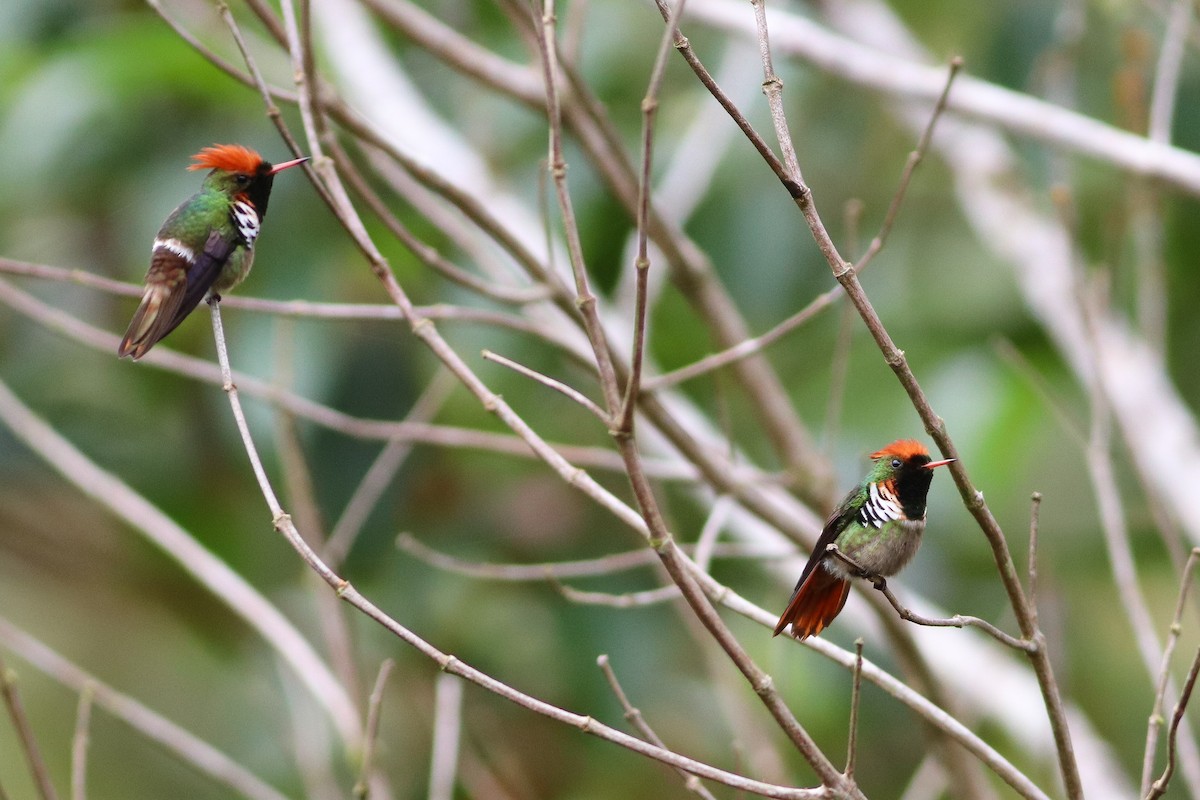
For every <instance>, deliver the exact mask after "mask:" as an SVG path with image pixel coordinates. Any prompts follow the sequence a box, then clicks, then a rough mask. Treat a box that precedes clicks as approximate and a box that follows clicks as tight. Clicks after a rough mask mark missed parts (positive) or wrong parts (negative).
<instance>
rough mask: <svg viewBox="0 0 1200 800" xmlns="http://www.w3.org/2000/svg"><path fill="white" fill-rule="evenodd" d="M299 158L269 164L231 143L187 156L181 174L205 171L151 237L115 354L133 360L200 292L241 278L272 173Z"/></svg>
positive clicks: (228, 286)
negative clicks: (136, 301) (146, 265)
mask: <svg viewBox="0 0 1200 800" xmlns="http://www.w3.org/2000/svg"><path fill="white" fill-rule="evenodd" d="M307 160H308V159H307V158H297V159H295V160H293V161H285V162H284V163H282V164H276V165H274V166H272V165H271V164H270V162H268V161H266V160H264V159H263V157H262V156H260V155H259V154H258V153H256V152H254V151H253V150H251V149H249V148H246V147H242V146H241V145H236V144H218V145H213V146H212V147H206V148H204V149H203V150H201V151H200V152H199V153H197V154H196V155H194V156H192V161H193V163H192V164H190V165H189V166H188V169H191V170H202V169H207V170H210V172H209V173H208V175H207V176H206V177H205V178H204V183H203V184H202V185H201V187H200V191H198V192H196V194H194V195H192V196H191V197H189V198H188V199H187V200H185V201H183V203H182V204H181V205H180V206H179V207H178V208H176V209H175V210H174V211H172V212H171V215H170V216H169V217H167V221H166V222H164V223H163V225H162V227H161V228H159V230H158V235H157V236H155V237H154V247H153V248H152V250H151V255H150V269H149V271H148V272H147V273H146V289H145V291H144V292H143V293H142V302H141V305H139V306H138V309H137V311H136V312H134V315H133V321H132V322H130V323H129V330H127V331H126V332H125V336H124V338H123V339H121V346H120V347H118V348H117V355H118V356H121V357H124V356H131V357H132V358H133V359H134V360H135V361H136V360H137V359H139V358H141V357H142V356H144V355H145V354H146V351H147V350H149V349H150V348H151V347H153V346H154V345H155V343H157V342H159V341H160V340H161V339H162V338H163V337H164V336H166V335H167V334H168V333H170V332H171V331H173V330H175V326H177V325H178V324H179V323H180V322H183V318H184V317H186V316H187V315H188V314H190V313H192V309H194V308H195V307H196V306H197V305H198V304H199V303H200V300H201V299H202V298H204V296H205V295H207V294H209V293H211V294H213V295H215V296H217V297H220V295H221V293H223V292H227V291H229V290H230V289H232V288H233V287H235V286H237V285H238V284H239V283H241V282H242V280H243V279H245V277H246V276H247V275H248V274H249V273H250V265H251V264H252V263H253V261H254V240H255V239H257V238H258V231H259V228H260V227H261V226H262V220H263V217H265V216H266V215H267V201H268V200H269V199H270V197H271V184H272V183H273V182H274V180H275V175H276V173H278V172H280V171H282V170H285V169H287V168H289V167H294V166H296V165H297V164H302V163H304V162H305V161H307Z"/></svg>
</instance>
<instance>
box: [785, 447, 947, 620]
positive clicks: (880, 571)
mask: <svg viewBox="0 0 1200 800" xmlns="http://www.w3.org/2000/svg"><path fill="white" fill-rule="evenodd" d="M871 459H872V460H873V461H874V462H875V463H874V466H873V467H872V468H871V471H870V472H869V473H868V474H867V477H866V478H864V479H863V482H862V483H860V484H859V485H858V486H857V487H855V488H854V489H852V490H851V491H850V493H849V494H847V495H846V497H845V498H844V499H843V500H842V502H841V504H840V505H838V507H837V510H835V511H834V512H833V515H832V516H831V517H830V518H829V521H828V522H826V523H825V528H824V530H822V531H821V537H820V538H819V539H818V540H817V546H816V547H815V548H813V551H812V555H811V556H810V557H809V559H808V563H807V564H805V566H804V572H802V573H800V580H799V581H798V582H797V583H796V588H795V589H794V590H793V591H792V599H791V601H789V602H788V605H787V608H786V609H785V610H784V612H783V614H782V615H780V617H779V623H778V624H777V625H776V626H775V635H776V636H778V635H779V634H780V633H782V632H783V630H784V629H785V628H787V626H788V625H791V626H792V636H795V637H796V638H797V639H804V638H806V637H809V636H816V635H817V634H818V633H820V632H821V631H823V630H824V629H825V627H826V626H827V625H829V623H830V622H832V621H833V618H834V617H836V616H837V615H838V613H840V612H841V610H842V607H843V606H844V605H846V598H847V597H849V596H850V581H851V579H852V578H855V577H862V576H861V575H860V574H859V573H858V571H857V570H855V569H854V568H852V567H851V566H850V565H848V564H847V563H846V562H844V561H842V560H841V559H839V558H838V557H837V556H836V555H834V554H833V553H831V552H829V549H828V548H829V545H831V544H834V545H837V548H838V550H840V551H841V552H842V553H845V554H846V556H848V557H849V558H850V559H852V560H853V561H854V562H855V563H856V564H858V565H859V566H860V567H861V568H862V570H863V571H864V572H865V573H867V576H868V577H870V576H878V577H884V578H886V577H890V576H892V575H895V574H896V573H897V572H899V571H900V570H901V569H903V568H904V566H905V565H906V564H908V562H909V561H911V560H912V557H913V556H914V555H916V553H917V548H918V547H919V546H920V544H921V534H922V533H924V531H925V500H926V498H927V497H928V495H929V485H930V483H932V482H933V470H934V469H935V468H937V467H942V466H945V465H946V464H949V463H950V462H952V461H954V459H953V458H947V459H945V460H943V461H934V460H933V459H932V458H930V456H929V451H928V450H926V449H925V445H923V444H921V443H920V442H916V441H913V440H912V439H900V440H898V441H895V442H892V443H891V444H889V445H888V446H887V447H885V448H883V449H882V450H879V451H877V452H875V453H872V454H871Z"/></svg>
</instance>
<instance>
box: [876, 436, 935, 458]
mask: <svg viewBox="0 0 1200 800" xmlns="http://www.w3.org/2000/svg"><path fill="white" fill-rule="evenodd" d="M888 456H896V457H897V458H899V459H900V460H901V461H907V460H908V459H910V458H912V457H913V456H925V457H926V458H929V451H928V450H926V449H925V445H923V444H921V443H920V442H918V441H916V440H915V439H897V440H896V441H894V442H892V443H891V444H889V445H888V446H887V447H885V448H883V449H882V450H879V451H877V452H874V453H871V459H872V460H874V461H878V460H879V459H881V458H887V457H888Z"/></svg>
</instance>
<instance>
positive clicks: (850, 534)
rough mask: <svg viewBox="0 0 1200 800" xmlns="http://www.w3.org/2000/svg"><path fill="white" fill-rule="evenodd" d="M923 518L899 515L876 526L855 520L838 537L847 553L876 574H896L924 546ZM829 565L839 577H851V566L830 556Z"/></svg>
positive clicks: (827, 565) (839, 545)
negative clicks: (900, 516) (922, 539)
mask: <svg viewBox="0 0 1200 800" xmlns="http://www.w3.org/2000/svg"><path fill="white" fill-rule="evenodd" d="M924 532H925V520H924V519H903V518H901V519H896V520H891V521H888V522H885V523H884V524H883V525H882V526H880V527H878V528H876V527H873V526H863V525H860V524H859V523H858V522H857V521H856V522H852V523H851V524H850V525H849V526H848V527H847V528H846V530H845V531H843V533H842V535H841V536H839V537H838V543H837V544H838V547H840V548H841V549H842V552H844V553H845V554H846V555H848V556H850V558H852V559H854V560H855V561H856V562H857V563H859V564H861V565H862V566H863V568H864V569H866V570H867V571H868V572H870V573H872V574H875V575H882V576H884V577H888V576H890V575H895V574H896V573H897V572H899V571H900V570H902V569H904V567H905V566H906V565H907V564H908V562H909V561H912V558H913V556H915V555H916V554H917V548H919V547H920V546H921V534H922V533H924ZM825 561H826V567H827V568H828V569H829V570H830V571H831V572H833V573H834V574H835V575H837V576H838V577H842V578H849V577H851V575H850V570H849V569H848V568H847V567H846V564H845V563H844V562H842V561H839V560H838V559H836V558H827V559H826V560H825Z"/></svg>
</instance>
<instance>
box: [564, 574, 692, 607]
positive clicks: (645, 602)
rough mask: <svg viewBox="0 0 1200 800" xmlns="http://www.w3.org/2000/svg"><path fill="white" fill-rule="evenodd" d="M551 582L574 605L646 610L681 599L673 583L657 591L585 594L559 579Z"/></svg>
mask: <svg viewBox="0 0 1200 800" xmlns="http://www.w3.org/2000/svg"><path fill="white" fill-rule="evenodd" d="M550 580H551V583H553V584H554V587H555V588H556V589H558V591H559V592H560V593H561V594H562V596H563V597H564V598H566V599H567V600H569V601H571V602H572V603H578V604H580V605H585V606H605V607H607V608H644V607H645V606H653V605H658V604H659V603H666V602H670V601H671V600H678V599H679V597H680V594H679V587H678V586H676V585H675V584H673V583H668V584H667V585H666V586H659V587H658V588H657V589H647V590H646V591H643V592H626V593H625V594H609V593H607V592H585V591H582V590H580V589H574V588H572V587H570V586H567V585H565V584H563V583H559V582H558V580H557V579H554V578H551V579H550Z"/></svg>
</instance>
